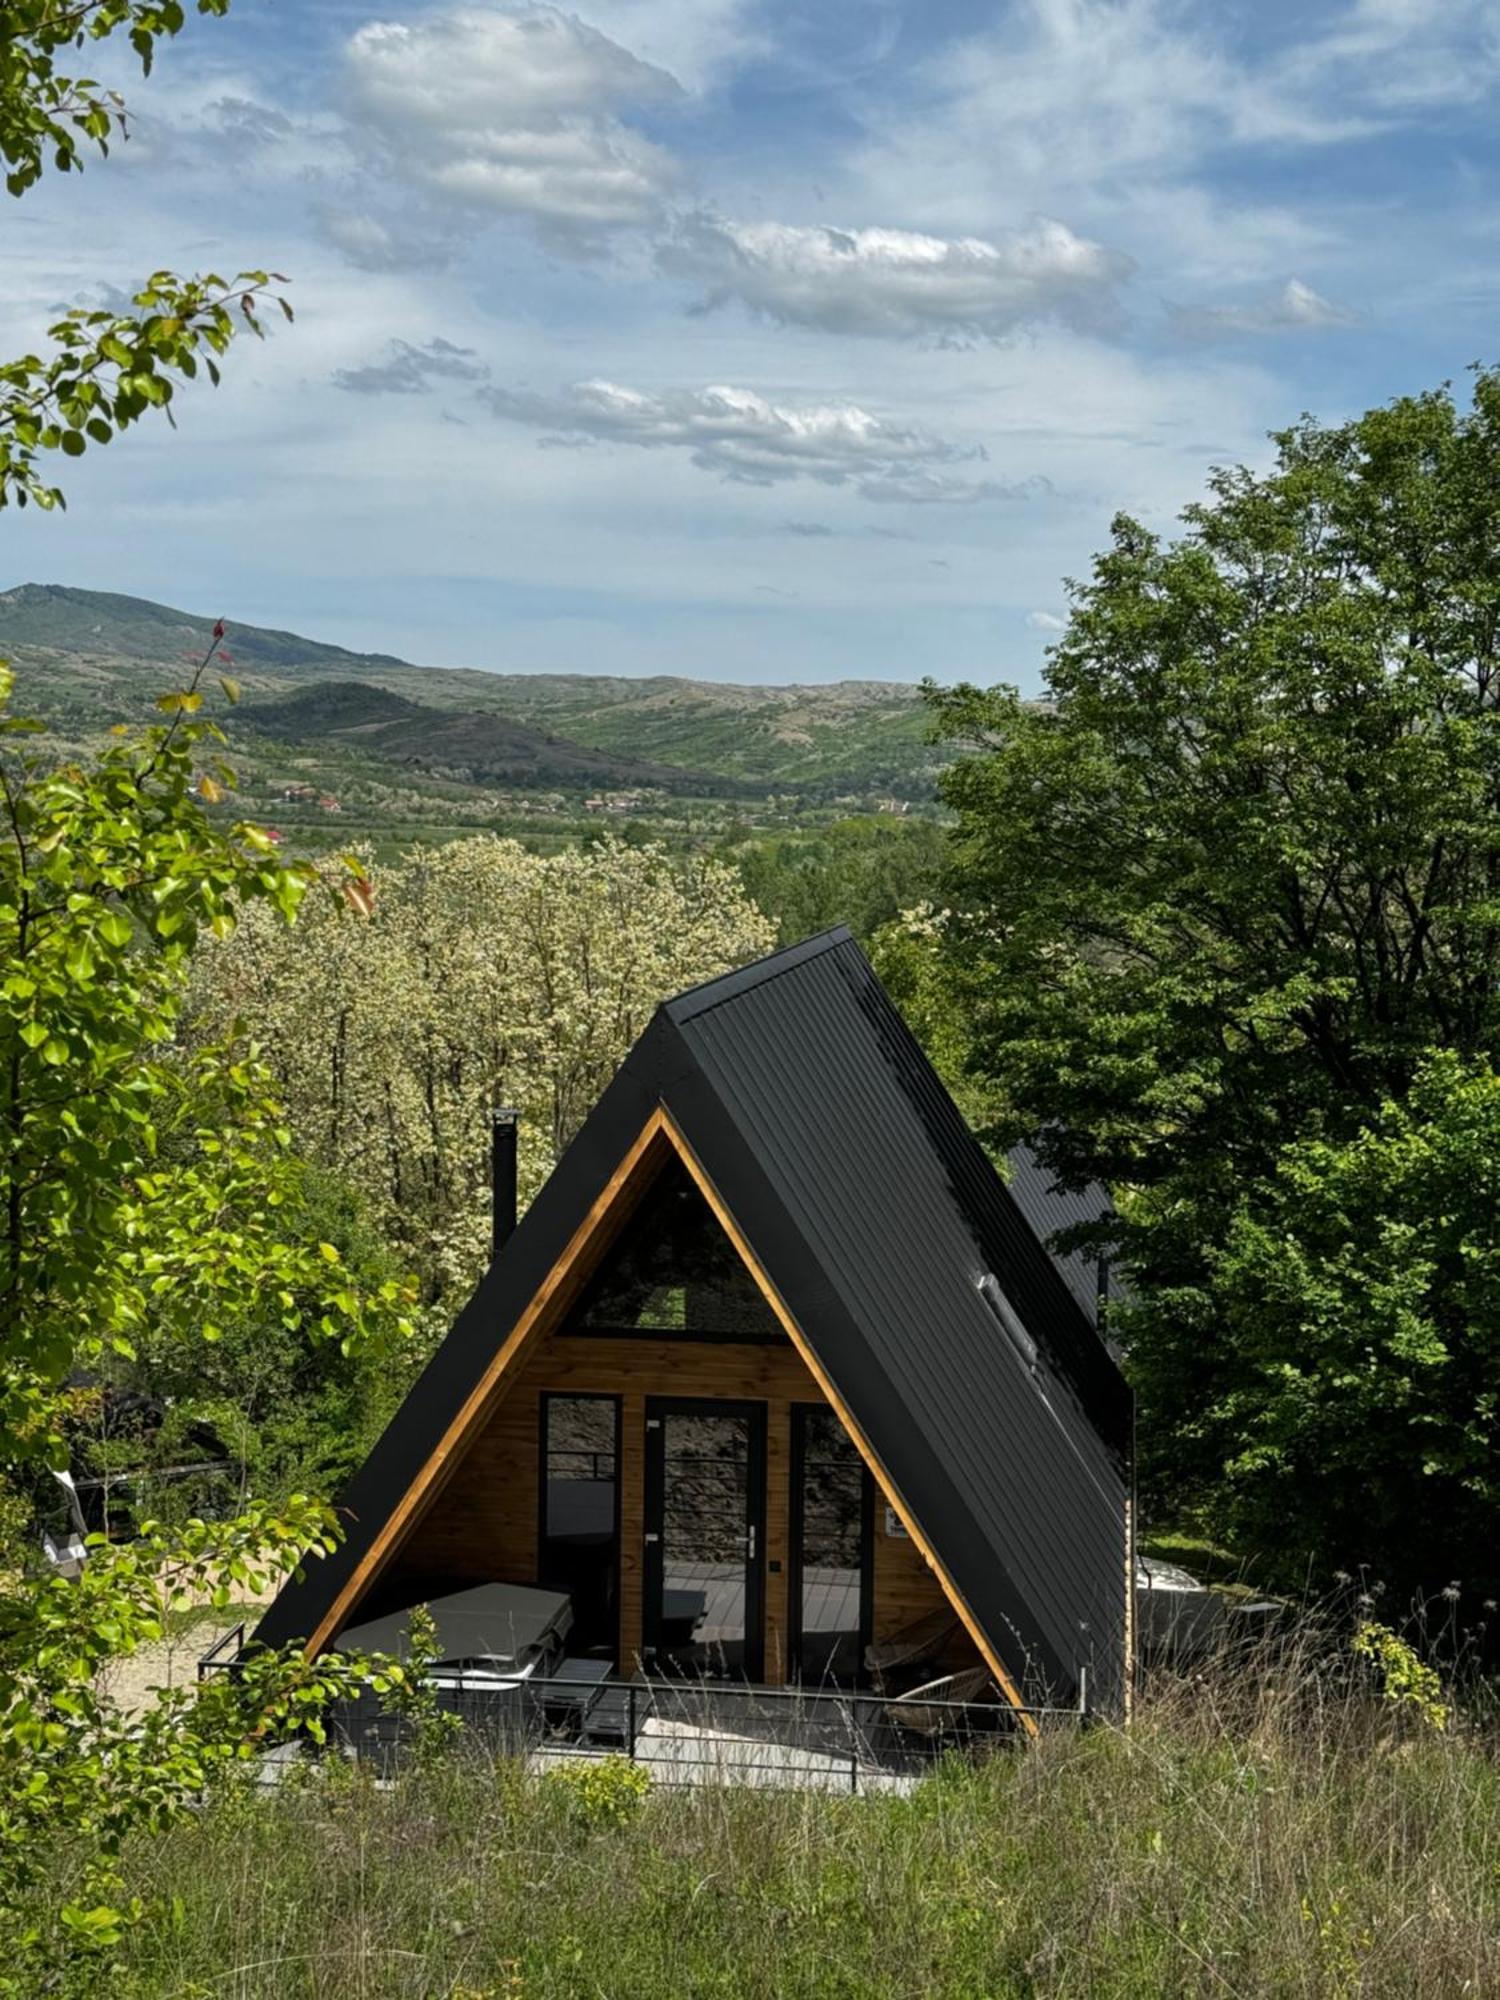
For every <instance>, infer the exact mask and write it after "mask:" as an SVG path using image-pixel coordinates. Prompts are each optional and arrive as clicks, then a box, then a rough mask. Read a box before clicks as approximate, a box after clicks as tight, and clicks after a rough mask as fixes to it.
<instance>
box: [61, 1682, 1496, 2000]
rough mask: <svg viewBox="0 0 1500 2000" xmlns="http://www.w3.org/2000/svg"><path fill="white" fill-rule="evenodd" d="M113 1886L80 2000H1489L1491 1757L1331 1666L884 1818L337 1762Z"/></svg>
mask: <svg viewBox="0 0 1500 2000" xmlns="http://www.w3.org/2000/svg"><path fill="white" fill-rule="evenodd" d="M625 1769H626V1771H627V1772H628V1769H629V1767H625ZM60 1865H62V1864H60ZM126 1872H127V1877H128V1882H129V1887H130V1890H131V1891H132V1892H133V1893H135V1894H137V1895H139V1896H141V1897H142V1898H143V1899H144V1902H145V1906H146V1914H145V1916H144V1918H143V1920H142V1922H141V1923H140V1925H139V1926H138V1927H137V1928H136V1929H135V1930H134V1931H133V1932H132V1933H131V1934H130V1936H129V1938H128V1940H127V1944H126V1947H125V1957H124V1962H123V1964H122V1965H120V1966H119V1967H117V1968H116V1969H114V1970H113V1971H112V1972H111V1973H110V1974H109V1975H108V1977H107V1978H106V1977H104V1976H103V1975H99V1977H98V1979H97V1982H96V1984H94V1985H90V1984H89V1976H88V1975H86V1974H84V1975H81V1977H82V1984H81V1985H79V1986H78V1988H77V1991H78V1992H80V1993H92V1992H94V1991H98V1992H106V1991H107V1992H108V1993H110V1994H111V1995H113V1996H158V1995H161V1996H167V1995H172V1996H181V2000H188V1996H215V1997H216V2000H217V1996H223V2000H252V1997H253V2000H260V1996H266V2000H270V1996H275V2000H304V1997H305V2000H355V1996H359V2000H370V1996H391V2000H407V1996H410V2000H434V1996H445V2000H478V1996H501V1995H506V1996H525V2000H543V1997H544V1996H545V2000H581V1997H582V1996H606V2000H666V1996H671V2000H696V1996H708V1995H723V1996H734V2000H804V1996H805V2000H814V1997H815V1996H816V2000H887V1997H888V2000H914V1996H926V1995H937V1996H945V2000H946V1997H947V1996H951V1997H952V2000H960V1996H961V2000H1005V1996H1011V1995H1015V1996H1023V1995H1024V1996H1058V2000H1062V1996H1071V1995H1077V1996H1086V2000H1112V1996H1132V2000H1134V1996H1140V2000H1158V1996H1163V1995H1177V1994H1181V1995H1193V1996H1198V1995H1204V1994H1226V1995H1234V1996H1261V1995H1264V1996H1272V1995H1274V1996H1278V2000H1280V1996H1291V1995H1307V1996H1325V1995H1326V1996H1346V1995H1347V1996H1354V1995H1360V1996H1364V1995H1380V1996H1385V1995H1389V1996H1392V2000H1396V1996H1400V2000H1452V1996H1457V1995H1463V1994H1472V1995H1487V1994H1494V1993H1497V1992H1500V1755H1497V1744H1496V1740H1495V1738H1494V1736H1493V1734H1492V1733H1491V1731H1490V1730H1489V1729H1488V1727H1487V1726H1481V1725H1480V1724H1478V1723H1477V1722H1475V1721H1473V1720H1472V1719H1470V1720H1469V1721H1467V1722H1460V1723H1453V1724H1450V1725H1449V1727H1448V1728H1446V1729H1438V1728H1435V1727H1433V1726H1432V1724H1431V1723H1430V1722H1429V1721H1425V1720H1424V1719H1423V1717H1422V1716H1421V1714H1420V1713H1418V1712H1417V1710H1416V1709H1415V1708H1411V1707H1407V1706H1402V1705H1399V1704H1393V1703H1392V1702H1390V1701H1388V1700H1382V1699H1381V1698H1380V1697H1379V1694H1378V1691H1374V1690H1372V1689H1371V1688H1370V1687H1369V1686H1368V1685H1367V1684H1362V1683H1358V1682H1357V1681H1356V1680H1355V1679H1354V1678H1353V1677H1352V1670H1351V1668H1350V1666H1349V1662H1348V1654H1347V1650H1345V1651H1344V1652H1343V1653H1342V1655H1341V1656H1340V1660H1339V1662H1338V1663H1337V1664H1336V1666H1335V1667H1333V1668H1330V1667H1329V1665H1328V1663H1327V1661H1320V1662H1318V1663H1317V1664H1316V1666H1315V1668H1310V1667H1309V1665H1308V1662H1307V1660H1306V1659H1299V1660H1298V1661H1295V1662H1292V1663H1288V1662H1287V1660H1286V1659H1285V1658H1284V1657H1283V1658H1282V1659H1281V1660H1280V1661H1279V1662H1277V1663H1274V1664H1265V1663H1263V1664H1262V1665H1261V1667H1259V1668H1258V1669H1257V1670H1255V1671H1253V1672H1252V1671H1247V1670H1246V1669H1245V1667H1244V1666H1243V1664H1241V1665H1239V1666H1237V1667H1233V1668H1226V1667H1216V1668H1214V1669H1211V1670H1208V1671H1206V1672H1204V1673H1202V1674H1200V1675H1198V1676H1197V1677H1195V1678H1193V1679H1167V1680H1162V1681H1159V1682H1158V1683H1157V1684H1156V1685H1155V1686H1154V1687H1153V1688H1151V1689H1150V1690H1149V1691H1148V1692H1147V1694H1146V1696H1145V1697H1144V1698H1143V1700H1142V1703H1141V1705H1140V1711H1139V1714H1138V1717H1137V1720H1136V1722H1135V1724H1134V1725H1133V1727H1132V1728H1131V1730H1130V1731H1129V1732H1128V1733H1126V1734H1122V1733H1120V1732H1117V1731H1114V1730H1111V1729H1107V1728H1102V1727H1100V1728H1094V1729H1088V1730H1080V1729H1078V1728H1076V1727H1071V1726H1070V1727H1067V1728H1060V1729H1056V1730H1053V1731H1050V1732H1048V1733H1047V1734H1045V1735H1044V1736H1043V1737H1042V1739H1041V1740H1040V1741H1039V1742H1037V1743H1036V1744H1034V1745H1031V1746H1029V1747H1024V1748H1015V1749H1012V1750H1006V1751H1002V1752H1000V1753H999V1754H997V1755H995V1756H994V1757H993V1758H992V1759H990V1761H988V1762H987V1763H985V1764H983V1765H982V1766H979V1767H978V1768H974V1767H970V1766H966V1765H961V1764H959V1763H957V1762H955V1763H953V1764H952V1765H951V1766H945V1767H941V1768H940V1769H939V1770H938V1771H937V1772H936V1773H935V1775H934V1776H933V1777H931V1778H930V1779H929V1780H927V1781H926V1782H925V1783H924V1784H923V1785H922V1786H921V1787H920V1788H919V1789H918V1790H917V1791H916V1792H915V1793H913V1794H911V1795H909V1796H907V1797H904V1798H892V1797H871V1798H858V1799H855V1798H845V1797H837V1796H829V1795H820V1794H815V1793H796V1792H790V1791H786V1792H769V1793H768V1792H754V1791H748V1790H732V1789H728V1788H720V1789H709V1790H703V1791H697V1792H670V1791H666V1790H658V1791H657V1792H655V1793H651V1794H648V1795H647V1796H645V1797H644V1798H640V1797H638V1796H637V1795H636V1793H635V1792H634V1790H632V1789H631V1788H630V1786H629V1784H628V1783H627V1782H625V1781H623V1780H622V1782H621V1783H619V1784H612V1783H610V1782H609V1781H608V1779H605V1780H602V1781H597V1782H596V1781H595V1780H592V1779H591V1780H590V1782H589V1783H588V1784H587V1785H578V1784H568V1783H559V1782H558V1781H557V1780H556V1779H546V1778H537V1777H534V1776H531V1775H528V1774H527V1773H526V1772H525V1771H524V1770H523V1769H522V1768H520V1767H519V1766H517V1765H515V1764H512V1763H505V1762H500V1763H494V1762H485V1761H481V1760H479V1759H478V1758H476V1757H474V1756H473V1755H464V1754H461V1753H452V1752H450V1753H447V1754H446V1755H444V1756H442V1757H440V1758H438V1759H437V1760H435V1761H433V1762H431V1763H430V1764H428V1765H427V1766H426V1767H424V1768H421V1769H419V1770H416V1771H414V1772H412V1773H410V1774H408V1775H407V1776H406V1777H405V1778H403V1779H402V1780H401V1781H400V1783H399V1784H397V1785H396V1786H395V1787H394V1788H392V1789H389V1790H385V1789H380V1788H378V1787H377V1786H376V1785H374V1784H373V1783H372V1782H371V1781H370V1780H369V1779H368V1778H367V1777H365V1776H364V1775H362V1774H360V1773H358V1772H355V1771H352V1770H349V1769H348V1768H344V1767H331V1766H325V1767H324V1768H323V1769H322V1770H321V1771H315V1772H314V1773H312V1774H311V1775H310V1776H309V1777H308V1778H307V1779H306V1780H305V1781H302V1782H298V1783H295V1784H293V1785H291V1786H289V1787H286V1788H283V1789H282V1790H281V1791H280V1792H276V1793H256V1792H254V1791H253V1790H252V1789H250V1788H249V1787H242V1788H232V1789H230V1790H227V1791H224V1792H222V1793H221V1794H219V1795H218V1796H217V1797H216V1798H215V1799H214V1800H213V1801H212V1802H211V1803H209V1804H208V1805H207V1807H206V1809H205V1810H204V1812H203V1813H202V1815H201V1816H200V1817H199V1818H198V1819H197V1820H196V1821H195V1823H193V1824H191V1825H189V1826H186V1827H182V1828H179V1829H178V1830H177V1831H175V1832H173V1833H171V1834H168V1835H163V1836H159V1837H156V1838H154V1839H151V1840H144V1841H141V1842H139V1843H138V1844H137V1845H136V1846H135V1847H133V1848H132V1849H131V1850H129V1852H128V1854H127V1857H126ZM54 1886H56V1885H54Z"/></svg>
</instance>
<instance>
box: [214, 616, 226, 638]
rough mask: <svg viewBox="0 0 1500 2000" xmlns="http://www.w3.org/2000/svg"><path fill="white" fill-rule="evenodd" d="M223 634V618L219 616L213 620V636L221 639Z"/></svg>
mask: <svg viewBox="0 0 1500 2000" xmlns="http://www.w3.org/2000/svg"><path fill="white" fill-rule="evenodd" d="M223 636H224V620H223V619H222V618H219V619H216V620H215V622H214V637H215V638H216V639H222V638H223Z"/></svg>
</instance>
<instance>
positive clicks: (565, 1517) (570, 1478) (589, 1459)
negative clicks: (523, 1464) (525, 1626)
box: [540, 1396, 618, 1655]
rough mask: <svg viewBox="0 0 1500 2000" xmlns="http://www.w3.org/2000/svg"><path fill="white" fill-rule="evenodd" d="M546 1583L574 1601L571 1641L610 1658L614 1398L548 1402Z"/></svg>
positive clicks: (613, 1589)
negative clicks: (596, 1649) (597, 1649)
mask: <svg viewBox="0 0 1500 2000" xmlns="http://www.w3.org/2000/svg"><path fill="white" fill-rule="evenodd" d="M543 1409H544V1411H545V1413H546V1421H545V1437H544V1459H545V1468H544V1479H545V1486H544V1488H543V1503H542V1551H541V1565H540V1570H541V1581H542V1583H543V1584H545V1585H546V1586H547V1587H548V1588H550V1589H553V1590H566V1591H567V1592H568V1594H569V1595H570V1596H571V1598H572V1600H573V1640H572V1641H571V1642H570V1643H572V1644H573V1645H574V1646H575V1647H576V1648H577V1649H579V1650H581V1651H585V1652H587V1651H589V1650H591V1649H594V1648H603V1649H606V1650H608V1651H609V1652H610V1653H611V1655H612V1654H613V1649H614V1639H615V1615H616V1614H615V1592H616V1574H617V1563H616V1536H615V1485H616V1463H615V1449H616V1445H615V1438H616V1430H617V1422H618V1404H617V1403H616V1401H615V1399H614V1398H613V1397H612V1396H548V1397H547V1398H546V1400H545V1402H544V1403H543Z"/></svg>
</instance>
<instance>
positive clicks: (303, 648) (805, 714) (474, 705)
mask: <svg viewBox="0 0 1500 2000" xmlns="http://www.w3.org/2000/svg"><path fill="white" fill-rule="evenodd" d="M212 626H213V616H212V615H200V614H195V613H191V612H185V611H179V610H175V609H173V608H172V607H170V606H168V605H162V604H154V603H151V602H149V601H148V600H146V599H144V598H137V597H128V596H122V595H118V594H115V593H111V592H107V591H91V590H77V589H73V588H71V587H69V586H65V585H60V584H32V583H27V584H20V585H18V586H16V587H15V588H13V589H11V590H7V591H4V592H0V652H3V653H4V654H5V655H6V656H7V657H9V658H10V659H12V660H13V661H14V662H15V664H16V665H17V666H18V668H20V669H21V670H22V671H23V673H28V672H29V678H30V680H31V682H32V691H31V699H32V701H33V702H36V703H38V704H39V705H40V706H41V707H42V708H43V709H44V710H45V711H46V712H47V714H48V718H49V720H53V721H55V722H57V723H58V724H60V725H66V726H68V727H70V728H72V729H74V730H80V731H81V730H91V729H96V728H98V727H100V726H102V725H104V724H106V723H107V722H109V721H113V720H116V719H118V718H119V717H120V716H121V715H130V714H133V713H137V712H143V711H144V708H145V706H146V704H147V702H148V700H149V697H150V696H151V695H152V694H153V693H155V692H156V691H158V690H159V689H160V688H161V686H162V683H163V674H164V669H165V670H166V671H167V672H169V673H170V672H175V671H176V669H177V667H178V666H179V665H180V663H181V661H182V657H183V655H184V654H190V653H193V652H195V651H198V652H201V650H202V647H203V646H204V644H205V643H206V640H207V635H208V634H209V632H210V631H211V630H212ZM229 644H230V646H231V648H232V650H233V653H234V659H235V673H236V676H237V677H238V678H239V679H240V680H241V681H242V682H243V684H244V686H245V689H246V693H247V696H249V697H251V698H252V699H254V698H256V697H259V696H264V697H265V698H266V699H267V701H268V702H272V701H275V700H276V699H278V698H280V699H283V700H284V699H285V698H286V697H287V696H289V695H291V694H293V693H295V692H296V691H297V690H298V689H301V688H306V687H307V686H308V685H309V683H312V682H317V681H324V682H328V681H339V680H353V681H359V682H361V683H363V684H365V686H366V687H368V688H380V689H384V690H386V691H388V692H390V693H394V694H397V695H401V696H403V697H405V698H406V699H407V700H408V701H410V702H412V703H414V704H417V705H418V706H419V707H420V708H421V709H422V710H424V711H432V710H442V711H450V712H456V713H457V714H459V715H462V716H464V717H466V718H468V721H467V722H466V723H465V724H463V725H456V726H455V729H454V731H453V733H452V734H453V737H454V738H462V737H463V736H464V734H465V732H466V730H468V729H471V728H472V726H473V718H474V717H476V716H479V715H489V716H501V717H504V718H505V720H506V722H507V723H508V724H510V725H513V726H518V727H521V728H524V729H527V730H531V731H534V732H536V733H537V734H538V735H539V736H540V737H542V738H544V739H545V738H548V737H556V738H561V739H563V740H564V741H565V742H566V743H567V745H569V746H570V750H569V755H571V753H572V751H573V750H581V751H586V752H595V753H603V754H606V755H607V756H608V757H610V758H619V759H624V760H626V761H627V763H629V764H630V765H631V766H633V767H634V766H641V765H654V766H656V767H658V768H661V767H668V766H671V767H677V768H678V769H679V770H680V771H681V772H682V773H684V774H686V776H687V779H688V781H689V782H692V781H694V780H695V779H696V780H698V781H701V779H702V778H703V777H704V776H705V775H712V776H714V777H717V778H718V779H720V780H730V781H733V782H732V784H731V787H730V789H731V790H732V791H733V790H738V789H739V788H740V787H741V786H743V787H744V788H746V789H754V790H755V791H757V792H761V793H765V792H787V793H799V794H802V795H804V796H807V797H812V798H832V797H835V796H842V795H869V794H872V793H890V794H893V795H894V796H896V797H898V798H909V799H923V798H928V797H930V796H931V795H932V790H933V781H934V778H935V775H936V772H937V771H938V769H940V768H941V765H942V762H943V761H944V753H943V752H941V751H940V750H937V749H934V748H933V747H932V746H931V745H929V744H927V743H926V742H925V741H924V735H925V718H924V715H923V711H922V707H921V704H920V701H919V700H918V696H917V690H916V688H915V686H913V685H910V684H907V683H902V682H890V681H837V682H833V683H830V684H829V685H827V686H802V687H796V686H792V687H760V686H743V685H734V684H731V683H727V682H716V681H700V680H687V679H676V678H671V677H667V676H657V677H653V678H651V679H648V680H630V679H625V678H621V677H614V676H608V675H597V674H588V675H574V674H525V673H491V672H487V671H483V670H481V669H477V668H454V667H423V666H417V665H414V664H413V663H412V662H410V661H407V660H401V659H398V658H396V657H395V656H394V655H390V654H384V653H356V652H351V651H349V650H348V649H347V648H345V647H341V646H334V645H329V644H327V643H325V642H323V641H321V640H316V639H306V638H303V637H301V636H299V635H298V634H297V633H293V632H284V631H279V630H275V629H273V628H269V627H260V626H252V625H245V626H242V625H238V624H236V623H234V621H233V620H232V619H231V620H230V637H229ZM387 720H389V721H391V722H393V723H394V722H396V721H397V720H398V718H396V717H395V716H394V715H393V716H390V717H388V718H387ZM408 720H409V721H413V722H414V721H415V719H414V718H408ZM423 726H424V728H428V727H431V728H434V729H435V727H436V725H435V724H432V725H429V724H425V723H424V725H423ZM395 735H396V732H395V731H394V730H392V732H391V733H390V735H389V737H388V738H387V740H386V742H385V744H384V745H383V747H382V750H381V754H382V755H383V756H385V757H387V758H388V757H389V756H390V755H391V754H393V753H392V744H393V742H394V740H395ZM449 747H456V746H455V744H454V743H453V742H451V741H450V745H449ZM518 750H519V742H518V741H516V742H514V743H513V744H512V751H511V752H508V753H504V754H503V755H501V753H500V752H498V751H497V753H496V754H497V755H501V762H502V763H503V764H504V767H505V768H506V769H511V768H517V767H516V765H515V764H514V753H516V752H518ZM422 754H423V755H425V754H427V753H426V751H423V752H422ZM507 758H509V759H510V761H507ZM554 761H555V760H554ZM549 768H550V766H549ZM599 768H600V769H603V768H604V767H599ZM580 781H581V782H584V783H588V784H594V783H604V782H628V783H633V784H642V783H652V782H660V781H659V780H650V779H646V778H643V777H641V776H638V775H637V776H632V777H631V778H630V779H628V780H624V779H620V778H618V777H616V776H612V777H611V778H609V779H606V778H604V777H602V776H601V777H598V778H595V777H591V776H589V777H585V776H583V773H582V767H578V776H577V777H576V778H574V779H572V780H570V781H569V782H580ZM536 782H538V783H541V782H544V781H543V780H541V779H540V778H538V779H537V780H536ZM717 789H719V790H720V791H721V792H722V790H723V787H722V786H720V787H718V788H717Z"/></svg>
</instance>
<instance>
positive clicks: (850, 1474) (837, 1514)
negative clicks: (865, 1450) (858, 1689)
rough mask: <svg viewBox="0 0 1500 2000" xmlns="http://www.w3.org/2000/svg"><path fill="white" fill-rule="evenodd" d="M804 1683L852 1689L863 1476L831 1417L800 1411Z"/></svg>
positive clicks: (820, 1412) (857, 1636) (850, 1444)
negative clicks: (849, 1684)
mask: <svg viewBox="0 0 1500 2000" xmlns="http://www.w3.org/2000/svg"><path fill="white" fill-rule="evenodd" d="M799 1416H800V1420H801V1423H802V1545H801V1549H800V1552H799V1553H800V1557H801V1571H802V1648H801V1678H802V1680H803V1681H804V1682H806V1683H817V1682H819V1681H825V1680H837V1681H840V1682H852V1681H854V1680H856V1679H858V1677H859V1672H860V1667H861V1664H862V1663H861V1660H860V1650H859V1639H860V1600H861V1591H862V1588H863V1576H864V1560H863V1559H864V1532H865V1468H864V1461H863V1460H862V1459H861V1457H860V1455H859V1452H858V1450H857V1449H856V1447H855V1444H854V1441H853V1439H852V1438H851V1437H850V1436H849V1434H848V1432H847V1431H846V1430H845V1429H844V1427H843V1425H842V1424H841V1423H840V1422H839V1420H838V1418H837V1417H836V1416H835V1415H834V1413H833V1411H832V1410H828V1409H803V1410H801V1411H800V1412H799Z"/></svg>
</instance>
